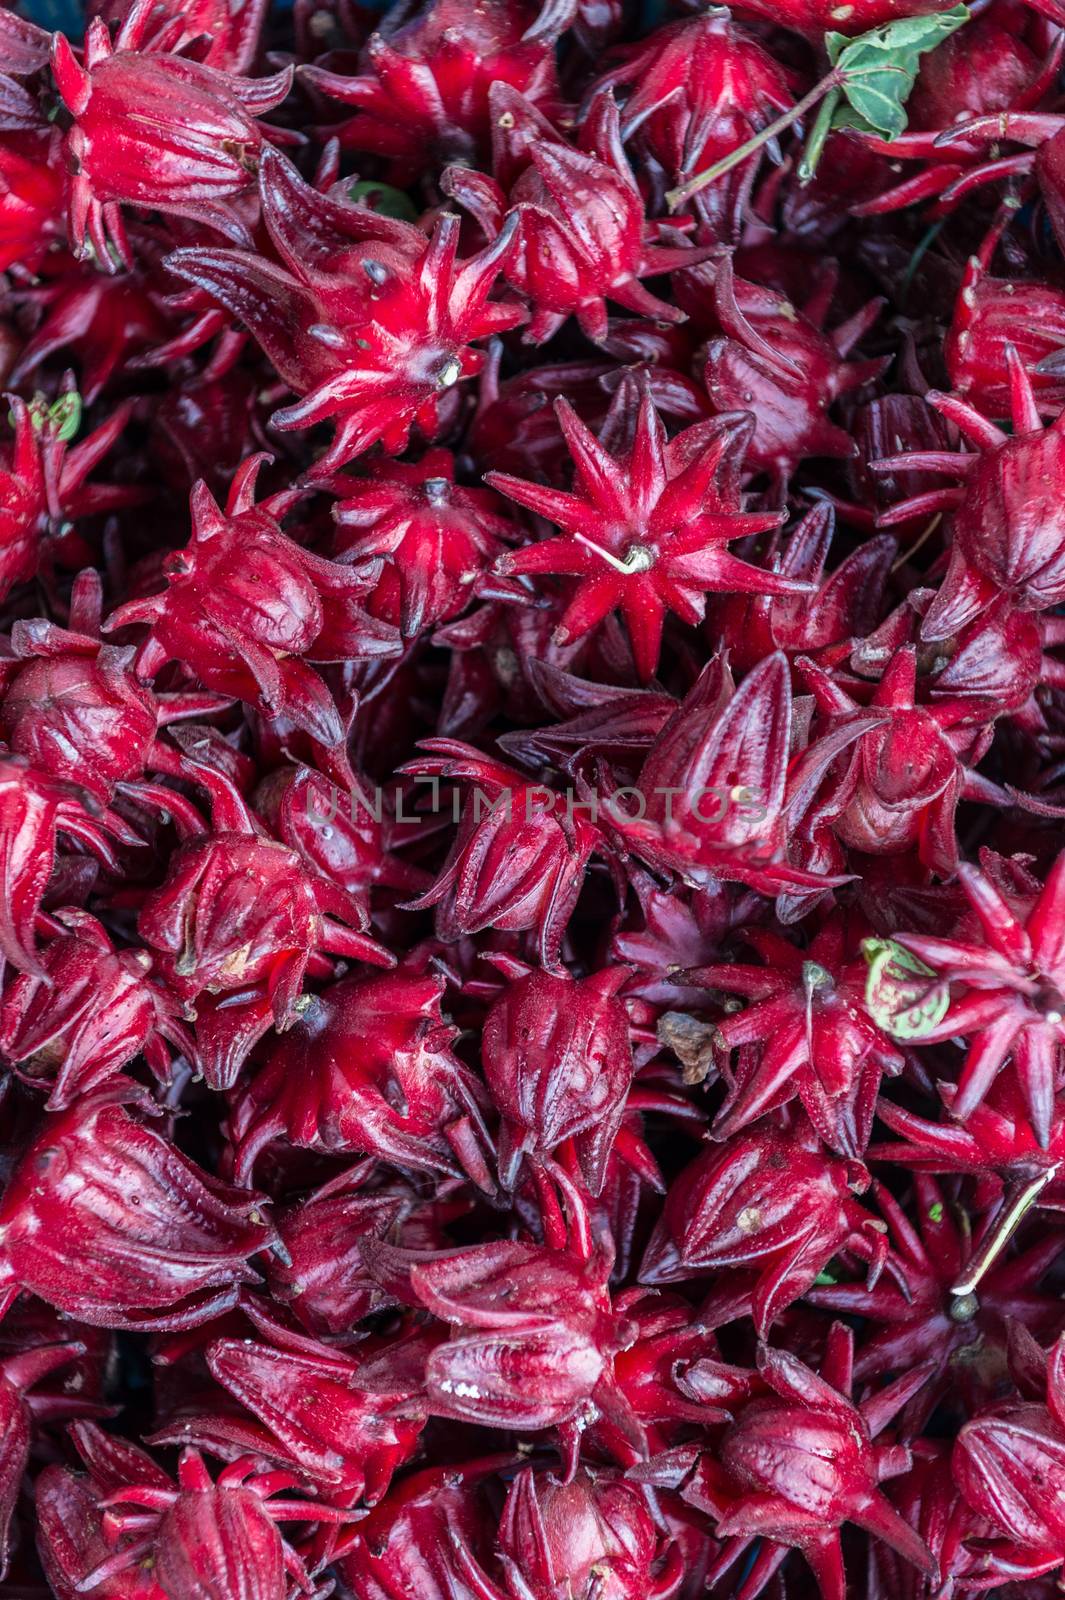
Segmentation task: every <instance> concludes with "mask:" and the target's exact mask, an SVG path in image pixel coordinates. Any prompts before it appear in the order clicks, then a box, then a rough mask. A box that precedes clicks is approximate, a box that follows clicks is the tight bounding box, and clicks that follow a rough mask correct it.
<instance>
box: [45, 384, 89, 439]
mask: <svg viewBox="0 0 1065 1600" xmlns="http://www.w3.org/2000/svg"><path fill="white" fill-rule="evenodd" d="M48 424H49V428H50V430H51V432H52V434H53V435H54V437H55V438H56V439H58V441H59V443H60V444H69V443H70V441H71V439H73V438H74V436H75V434H76V433H77V431H78V429H79V428H80V427H81V395H80V394H79V393H78V392H77V390H76V389H70V390H68V392H67V393H66V394H61V395H60V396H59V399H58V400H56V401H55V402H54V403H53V404H52V405H50V406H49V407H48Z"/></svg>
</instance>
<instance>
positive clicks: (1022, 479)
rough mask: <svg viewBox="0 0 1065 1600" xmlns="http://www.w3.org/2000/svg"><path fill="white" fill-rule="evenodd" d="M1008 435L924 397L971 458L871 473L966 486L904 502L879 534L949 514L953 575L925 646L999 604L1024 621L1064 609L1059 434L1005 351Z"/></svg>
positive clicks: (1064, 445) (933, 613)
mask: <svg viewBox="0 0 1065 1600" xmlns="http://www.w3.org/2000/svg"><path fill="white" fill-rule="evenodd" d="M1006 364H1007V368H1008V371H1009V374H1010V386H1011V388H1010V395H1011V406H1010V413H1011V422H1012V432H1011V433H1008V434H1007V433H1005V432H1003V430H1002V429H1001V428H999V427H997V426H996V425H995V424H994V423H992V422H988V421H987V420H986V419H985V418H984V417H983V416H982V415H981V414H980V413H979V412H978V411H976V410H974V408H973V407H972V406H971V405H969V403H968V402H967V401H965V400H959V399H956V398H954V397H952V396H950V395H930V396H929V399H930V401H931V403H932V404H933V405H934V406H935V407H936V409H937V411H939V412H941V413H942V415H943V416H944V417H946V418H947V420H948V421H949V422H952V423H954V425H955V426H956V427H957V428H958V429H959V430H960V432H961V433H962V435H963V437H964V438H965V439H966V440H967V441H968V442H969V443H970V444H971V445H972V446H973V450H972V452H971V453H969V454H964V455H962V454H958V455H952V454H949V453H947V452H946V451H944V452H933V453H928V454H922V455H916V456H911V457H907V456H897V457H889V458H887V459H886V460H884V461H878V462H875V463H873V464H872V466H873V470H874V471H876V472H888V471H895V470H898V469H900V468H906V467H909V466H919V467H921V468H922V469H928V470H930V471H936V472H942V473H947V474H950V475H952V476H955V477H960V478H961V479H962V484H961V486H960V487H957V488H946V489H935V490H932V491H931V492H930V493H928V494H924V495H921V496H920V499H919V500H917V499H911V500H903V501H902V502H901V503H900V504H899V505H897V506H894V507H893V508H892V510H890V511H888V512H885V513H884V514H882V515H881V517H880V518H879V524H880V526H881V527H890V526H892V525H893V524H894V523H896V522H899V521H902V520H904V519H905V518H908V517H911V516H914V515H916V514H917V513H918V512H919V513H920V514H921V515H922V516H932V515H934V514H935V513H936V512H944V513H949V514H951V525H952V529H953V542H952V544H951V551H950V565H949V567H948V568H947V574H946V577H945V578H944V580H943V583H942V586H941V587H940V589H939V593H938V594H937V595H936V598H935V600H934V601H933V602H932V604H931V606H930V607H929V609H928V611H927V613H926V614H925V619H924V624H923V626H922V629H921V633H922V637H923V638H924V639H925V640H926V641H928V642H931V643H935V642H937V641H938V640H941V639H946V638H949V636H950V635H951V634H954V633H957V632H958V630H959V629H960V628H963V627H964V626H965V625H966V623H968V622H971V621H972V620H973V619H974V618H975V617H978V616H980V615H981V614H982V613H983V612H985V611H987V610H988V608H989V607H990V606H991V605H992V604H993V603H994V602H995V601H996V600H997V599H998V598H999V597H1000V596H1002V595H1006V596H1008V597H1009V599H1010V601H1011V603H1012V604H1013V605H1014V606H1016V607H1017V608H1018V609H1019V610H1021V611H1045V610H1049V609H1050V608H1051V607H1053V606H1056V605H1058V604H1059V603H1060V602H1061V601H1062V599H1065V522H1063V520H1062V516H1061V509H1060V503H1059V499H1058V496H1057V492H1056V490H1055V488H1054V485H1055V483H1056V482H1057V480H1058V478H1059V477H1060V475H1061V471H1062V462H1065V424H1063V423H1062V421H1061V418H1060V417H1059V418H1058V419H1057V420H1056V421H1055V422H1053V423H1052V424H1051V426H1050V427H1049V428H1045V429H1044V427H1043V423H1042V419H1041V417H1040V414H1039V406H1038V404H1037V401H1036V398H1035V394H1034V392H1033V390H1032V384H1031V380H1030V378H1029V377H1028V375H1027V373H1026V372H1025V370H1024V367H1023V366H1022V365H1021V360H1020V357H1019V355H1018V354H1017V352H1016V350H1015V349H1014V348H1013V347H1012V346H1010V347H1009V348H1007V350H1006Z"/></svg>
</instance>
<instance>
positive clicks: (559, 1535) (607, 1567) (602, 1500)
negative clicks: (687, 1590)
mask: <svg viewBox="0 0 1065 1600" xmlns="http://www.w3.org/2000/svg"><path fill="white" fill-rule="evenodd" d="M498 1539H499V1560H500V1564H501V1566H502V1568H503V1584H502V1585H498V1584H495V1583H493V1582H492V1581H491V1580H490V1579H489V1578H487V1577H486V1575H485V1574H484V1573H478V1574H477V1579H478V1584H477V1588H476V1591H475V1592H476V1593H477V1595H478V1596H479V1597H481V1600H596V1597H597V1596H599V1595H602V1596H603V1597H604V1600H607V1597H609V1600H645V1597H646V1600H668V1597H669V1596H671V1595H674V1594H675V1593H676V1592H677V1589H678V1587H679V1586H680V1583H681V1581H682V1578H683V1562H682V1556H681V1552H680V1550H679V1549H678V1548H677V1546H676V1545H673V1544H671V1543H669V1542H668V1541H663V1539H662V1537H661V1534H660V1533H659V1530H658V1529H657V1528H656V1527H655V1524H654V1521H653V1520H652V1517H651V1514H650V1512H649V1511H648V1509H647V1506H646V1504H645V1503H644V1499H643V1497H642V1495H641V1494H640V1491H639V1490H638V1489H637V1488H636V1487H635V1486H634V1485H632V1484H629V1483H626V1482H625V1481H624V1479H621V1478H618V1477H616V1476H614V1475H613V1474H610V1475H607V1474H605V1473H597V1472H596V1473H593V1472H589V1471H581V1472H579V1473H578V1474H577V1476H576V1477H574V1478H573V1479H571V1480H569V1481H567V1482H560V1481H559V1480H558V1479H557V1478H555V1477H553V1476H551V1475H550V1474H547V1473H536V1472H534V1471H533V1470H532V1468H531V1467H524V1468H523V1469H522V1470H521V1472H519V1473H518V1475H517V1477H516V1478H515V1479H514V1481H513V1483H512V1484H511V1486H510V1489H509V1490H508V1492H507V1498H506V1503H505V1504H504V1507H503V1515H502V1517H501V1519H500V1523H499V1535H498Z"/></svg>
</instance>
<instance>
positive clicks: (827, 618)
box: [709, 503, 896, 671]
mask: <svg viewBox="0 0 1065 1600" xmlns="http://www.w3.org/2000/svg"><path fill="white" fill-rule="evenodd" d="M834 528H835V517H834V514H833V510H832V507H831V506H830V505H829V504H827V503H822V504H821V505H817V506H814V507H813V509H812V510H811V511H808V512H807V514H806V515H805V516H804V517H803V518H802V520H801V521H800V522H798V523H796V525H795V527H794V528H792V529H791V530H790V532H787V533H785V532H784V530H783V529H779V528H778V529H773V530H772V531H771V532H770V534H769V535H768V538H767V539H766V540H765V541H764V554H763V561H764V563H765V565H766V566H767V567H768V568H770V570H771V571H773V572H776V573H778V574H779V575H780V576H782V577H785V578H791V579H793V580H795V581H796V582H798V583H803V584H809V585H811V588H810V590H808V591H807V592H805V593H800V594H776V595H774V594H754V595H751V594H728V595H718V596H715V597H714V598H713V599H712V600H711V601H710V607H709V618H710V626H711V627H712V628H713V629H714V633H715V635H717V634H720V636H721V638H722V640H723V642H724V643H725V644H726V645H727V646H728V651H729V661H730V662H731V664H732V667H733V669H734V670H737V671H749V670H750V669H751V668H752V667H756V666H757V665H758V663H759V662H760V661H762V660H763V659H764V658H765V657H766V656H767V655H771V654H772V653H773V651H774V650H785V651H787V652H788V653H789V654H791V655H813V654H816V653H818V652H820V651H823V650H827V649H829V648H831V646H833V645H836V644H840V643H842V641H843V640H844V639H851V638H854V637H859V638H861V637H864V636H865V635H866V634H867V633H869V632H870V630H871V629H872V628H873V627H874V626H875V623H876V621H877V619H878V618H879V617H880V616H881V615H882V614H883V596H884V589H885V586H886V583H887V579H888V575H889V573H890V570H891V564H892V562H893V560H894V558H895V554H896V545H895V541H894V540H893V539H891V538H890V537H889V536H888V535H887V534H879V535H873V536H872V537H870V538H868V539H866V540H864V541H863V542H862V543H861V544H860V545H858V547H857V548H856V549H854V550H852V551H851V552H850V554H849V555H846V556H844V558H843V560H842V561H841V562H840V563H839V565H838V566H837V567H835V568H834V570H833V571H832V572H826V570H825V568H826V566H827V563H828V555H829V550H830V548H831V547H832V544H833V542H834Z"/></svg>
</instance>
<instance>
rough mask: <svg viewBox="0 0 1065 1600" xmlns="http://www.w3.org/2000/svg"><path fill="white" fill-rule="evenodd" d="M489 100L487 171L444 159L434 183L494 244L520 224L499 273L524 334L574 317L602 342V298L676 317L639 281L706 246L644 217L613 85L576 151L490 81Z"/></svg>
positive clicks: (665, 318) (532, 338)
mask: <svg viewBox="0 0 1065 1600" xmlns="http://www.w3.org/2000/svg"><path fill="white" fill-rule="evenodd" d="M489 108H490V111H491V115H492V135H493V152H492V155H493V162H492V164H493V168H494V170H495V174H496V177H495V178H489V177H487V176H486V175H485V174H483V173H476V172H471V171H469V169H467V168H464V167H449V168H448V169H447V171H446V173H445V174H444V176H443V178H442V180H441V181H442V185H443V187H444V189H445V192H446V193H447V194H449V195H450V196H451V197H452V198H453V199H455V200H457V201H458V202H459V204H460V205H462V206H464V207H465V208H466V209H467V210H468V211H470V212H471V213H472V215H473V216H474V217H475V218H476V220H477V222H478V223H479V224H480V226H481V228H482V230H483V231H484V233H485V234H486V235H487V236H488V238H490V239H495V240H496V241H497V243H498V240H499V239H500V238H502V237H504V234H505V230H506V229H507V228H508V227H510V226H511V225H512V224H513V223H514V222H517V224H518V236H517V244H516V248H515V249H514V251H512V252H510V253H508V257H507V259H506V261H505V263H504V266H503V270H504V273H505V275H506V278H507V281H508V282H509V283H511V284H513V286H514V287H515V288H516V289H517V290H518V291H519V292H520V293H521V294H522V295H523V296H525V297H526V298H527V299H528V300H529V302H530V304H531V306H532V315H531V317H530V319H529V325H528V329H527V330H526V333H525V338H526V339H527V340H528V341H529V342H531V343H533V344H543V343H544V342H545V341H546V340H548V339H550V338H551V337H552V335H553V334H555V333H557V332H558V330H559V328H561V327H562V325H563V323H564V322H565V321H566V319H567V317H570V316H575V317H576V319H577V322H578V324H579V325H580V328H581V330H582V331H583V332H584V333H586V334H587V335H588V337H589V338H590V339H594V340H596V341H597V342H599V343H601V342H602V341H603V340H604V338H605V337H606V335H607V331H608V327H607V301H608V300H609V301H611V302H613V303H614V304H615V305H620V306H624V307H625V309H626V310H627V311H632V312H635V313H636V314H637V315H638V316H641V317H650V318H651V319H652V320H653V321H659V322H683V321H684V312H683V311H681V309H680V308H679V307H678V306H673V305H670V304H668V303H667V302H666V301H664V300H660V299H659V298H658V297H657V296H656V295H653V294H652V293H651V292H650V290H649V289H645V288H644V286H643V284H642V282H641V281H640V280H641V279H642V278H645V277H653V276H655V275H656V274H660V273H666V272H671V271H673V270H674V269H675V268H678V267H683V266H689V265H691V264H692V263H693V262H694V261H699V260H702V259H703V257H704V256H706V255H707V254H709V249H710V247H709V246H700V247H693V246H691V245H682V244H680V242H679V241H680V239H681V238H682V234H681V232H680V230H679V229H678V227H677V226H676V224H672V223H659V222H648V221H647V220H646V219H645V216H644V202H643V198H642V196H641V194H640V190H639V187H638V185H637V182H636V177H635V174H634V173H633V170H632V167H631V166H630V164H629V161H628V158H627V157H626V155H625V150H624V146H623V145H622V142H621V127H620V122H619V117H618V109H617V106H616V105H615V104H614V100H613V97H612V96H611V94H610V92H609V91H608V90H603V91H602V92H601V93H599V94H597V95H596V97H595V99H594V100H593V102H592V104H591V107H590V108H589V111H588V114H587V116H586V118H585V120H584V121H583V122H582V124H581V127H580V130H579V134H578V148H577V149H574V148H573V147H572V146H571V145H569V144H567V143H565V142H564V141H563V140H562V139H561V138H560V137H559V135H558V134H557V133H556V132H555V130H554V128H553V127H552V126H551V124H550V123H549V122H548V121H547V120H546V118H544V117H543V116H541V115H540V113H539V112H538V111H537V109H536V107H535V106H533V105H532V104H531V103H530V102H529V101H528V100H526V99H524V98H523V96H521V95H520V94H517V93H516V92H515V91H514V90H513V89H510V88H508V87H507V86H506V85H504V84H496V85H493V87H492V89H491V91H490V93H489Z"/></svg>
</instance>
